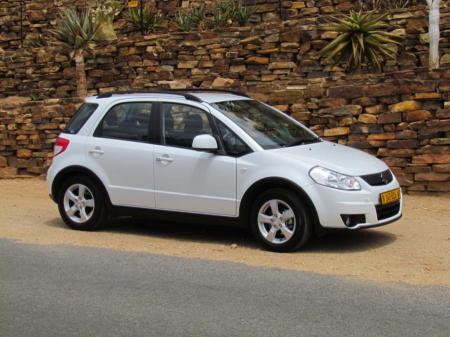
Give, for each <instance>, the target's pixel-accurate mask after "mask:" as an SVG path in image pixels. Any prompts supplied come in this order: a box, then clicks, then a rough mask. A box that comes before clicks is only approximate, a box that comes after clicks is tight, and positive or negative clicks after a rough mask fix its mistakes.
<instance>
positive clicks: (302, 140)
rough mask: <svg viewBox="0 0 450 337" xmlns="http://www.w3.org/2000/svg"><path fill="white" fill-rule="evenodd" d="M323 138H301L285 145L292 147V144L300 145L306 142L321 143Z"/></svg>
mask: <svg viewBox="0 0 450 337" xmlns="http://www.w3.org/2000/svg"><path fill="white" fill-rule="evenodd" d="M320 141H321V140H320V138H314V139H299V140H296V141H295V142H292V143H289V144H286V145H285V146H284V147H292V146H298V145H306V144H313V143H319V142H320Z"/></svg>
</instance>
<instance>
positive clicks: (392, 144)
mask: <svg viewBox="0 0 450 337" xmlns="http://www.w3.org/2000/svg"><path fill="white" fill-rule="evenodd" d="M386 145H387V147H388V148H390V149H415V148H417V147H418V146H419V142H418V141H417V140H416V139H403V140H389V141H388V142H387V144H386Z"/></svg>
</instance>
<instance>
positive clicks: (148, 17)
mask: <svg viewBox="0 0 450 337" xmlns="http://www.w3.org/2000/svg"><path fill="white" fill-rule="evenodd" d="M124 19H125V20H127V21H128V22H129V23H131V24H132V25H133V27H134V28H135V29H136V30H140V31H144V32H145V33H153V32H155V31H156V30H157V29H158V28H159V26H160V25H161V15H160V14H159V13H155V12H153V11H152V10H150V9H148V8H144V10H143V11H142V18H141V10H140V9H139V8H130V9H129V10H128V12H127V13H125V15H124Z"/></svg>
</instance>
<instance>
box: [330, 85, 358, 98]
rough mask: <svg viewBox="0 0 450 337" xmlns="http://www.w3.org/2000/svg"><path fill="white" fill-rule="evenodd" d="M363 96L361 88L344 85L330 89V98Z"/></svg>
mask: <svg viewBox="0 0 450 337" xmlns="http://www.w3.org/2000/svg"><path fill="white" fill-rule="evenodd" d="M362 95H363V89H362V88H361V86H352V85H343V86H338V87H332V88H330V89H328V96H329V97H330V98H356V97H361V96H362Z"/></svg>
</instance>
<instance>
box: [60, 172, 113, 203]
mask: <svg viewBox="0 0 450 337" xmlns="http://www.w3.org/2000/svg"><path fill="white" fill-rule="evenodd" d="M75 175H81V176H85V177H88V178H90V179H92V181H94V182H95V183H96V184H97V185H98V186H99V188H100V189H101V190H102V192H103V193H104V195H105V198H106V202H107V205H108V206H110V205H111V200H110V198H109V194H108V191H107V190H106V187H105V184H103V181H102V180H101V179H100V178H99V177H98V176H97V175H96V174H95V173H94V172H92V171H91V170H89V169H88V168H86V167H84V166H78V165H73V166H68V167H66V168H64V169H63V170H61V171H60V172H59V173H58V174H57V175H56V176H55V178H54V179H53V183H52V198H53V200H54V201H55V202H57V200H58V198H59V195H58V194H59V193H60V189H61V186H62V184H63V182H64V180H65V179H66V178H67V177H69V176H75Z"/></svg>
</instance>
